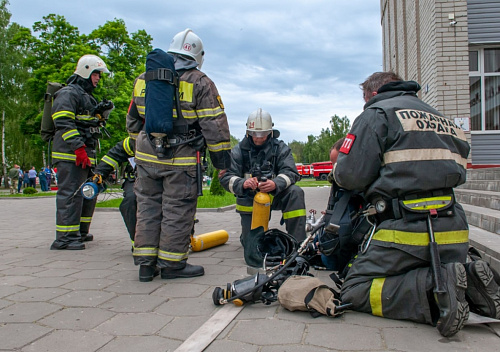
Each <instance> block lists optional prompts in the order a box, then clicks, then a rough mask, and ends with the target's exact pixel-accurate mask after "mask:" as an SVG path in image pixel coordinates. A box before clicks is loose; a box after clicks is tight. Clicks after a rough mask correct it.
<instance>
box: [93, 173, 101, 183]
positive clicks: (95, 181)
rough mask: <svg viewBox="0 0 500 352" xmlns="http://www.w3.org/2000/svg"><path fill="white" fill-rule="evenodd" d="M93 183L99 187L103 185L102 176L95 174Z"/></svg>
mask: <svg viewBox="0 0 500 352" xmlns="http://www.w3.org/2000/svg"><path fill="white" fill-rule="evenodd" d="M92 182H94V183H95V184H97V185H100V184H101V183H102V175H101V174H95V175H94V176H92Z"/></svg>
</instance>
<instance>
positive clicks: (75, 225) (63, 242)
mask: <svg viewBox="0 0 500 352" xmlns="http://www.w3.org/2000/svg"><path fill="white" fill-rule="evenodd" d="M102 73H109V71H108V69H107V67H106V64H105V63H104V61H102V60H101V59H100V58H99V57H98V56H95V55H84V56H82V57H81V58H80V59H79V60H78V63H77V66H76V70H75V72H74V74H73V75H72V76H71V77H69V78H68V80H67V82H66V83H67V86H65V87H64V88H62V89H60V90H59V91H58V92H57V93H56V94H55V96H54V102H53V105H52V119H53V121H54V125H55V135H54V138H53V151H52V160H53V162H54V164H56V166H57V169H58V172H57V177H58V191H57V197H56V206H57V211H56V214H57V215H56V240H55V241H54V242H53V243H52V246H51V247H50V249H73V250H79V249H85V244H84V243H83V242H85V241H92V240H93V236H92V235H91V234H89V228H90V222H91V220H92V215H93V213H94V207H95V202H96V199H93V200H87V199H84V198H83V197H82V195H81V193H80V192H79V189H80V186H81V185H82V184H83V183H84V182H85V181H86V180H87V179H88V178H89V177H90V176H91V175H92V168H93V167H94V166H95V165H96V147H97V145H98V139H99V138H100V137H101V127H103V126H104V123H105V119H106V118H107V116H108V115H109V113H110V111H111V109H112V108H113V107H112V103H111V104H110V107H109V109H108V110H106V111H105V112H104V111H103V112H101V114H97V113H96V109H97V107H98V102H97V100H96V99H95V98H94V97H93V96H92V91H93V90H94V89H95V88H96V87H97V84H98V83H99V80H100V78H101V74H102Z"/></svg>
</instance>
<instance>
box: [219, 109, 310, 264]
mask: <svg viewBox="0 0 500 352" xmlns="http://www.w3.org/2000/svg"><path fill="white" fill-rule="evenodd" d="M246 127H247V130H246V135H245V137H244V138H243V140H242V141H241V142H240V143H239V144H238V145H236V146H235V147H234V148H233V150H232V152H231V156H232V159H231V167H230V168H229V169H228V170H227V171H226V172H225V173H224V175H222V176H221V179H220V183H221V185H222V186H223V187H224V188H225V189H226V190H227V191H229V192H231V193H233V194H235V195H236V197H237V199H236V211H237V212H238V213H239V214H240V217H241V237H240V240H241V243H242V245H243V247H245V248H247V247H248V246H250V245H252V244H251V242H252V238H249V234H250V230H251V227H252V226H251V225H252V211H253V202H254V197H255V195H256V193H257V191H260V192H265V193H269V194H270V196H271V210H281V211H282V213H283V218H282V221H284V223H285V226H286V230H287V233H288V234H290V235H292V236H293V237H294V238H295V240H296V241H298V242H301V241H303V240H304V239H305V238H306V230H305V223H306V209H305V200H304V191H303V190H302V189H301V188H300V187H298V186H297V185H295V183H296V182H297V181H299V180H300V175H299V173H298V171H297V168H296V166H295V161H294V160H293V155H292V151H291V149H290V148H289V147H288V146H287V145H286V144H285V143H284V142H283V141H281V140H278V137H279V135H280V134H279V131H277V130H274V129H273V122H272V118H271V115H270V114H269V113H268V112H267V111H264V110H262V109H258V110H256V111H254V112H252V113H251V114H250V115H249V116H248V119H247V123H246ZM249 265H251V264H249Z"/></svg>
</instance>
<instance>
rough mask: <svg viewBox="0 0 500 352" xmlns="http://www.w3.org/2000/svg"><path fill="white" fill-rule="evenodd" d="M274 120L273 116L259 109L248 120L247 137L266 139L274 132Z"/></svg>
mask: <svg viewBox="0 0 500 352" xmlns="http://www.w3.org/2000/svg"><path fill="white" fill-rule="evenodd" d="M273 126H274V123H273V120H272V118H271V114H269V113H268V112H267V111H264V110H262V109H261V108H259V109H258V110H255V111H254V112H252V113H251V114H250V115H248V119H247V135H249V136H252V137H266V136H268V135H269V134H270V133H272V131H273Z"/></svg>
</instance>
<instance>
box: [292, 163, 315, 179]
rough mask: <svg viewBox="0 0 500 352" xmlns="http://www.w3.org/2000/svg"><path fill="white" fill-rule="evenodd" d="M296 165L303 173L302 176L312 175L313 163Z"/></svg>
mask: <svg viewBox="0 0 500 352" xmlns="http://www.w3.org/2000/svg"><path fill="white" fill-rule="evenodd" d="M295 166H296V167H297V171H298V172H299V175H301V176H302V177H310V176H312V167H311V165H303V164H295Z"/></svg>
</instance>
